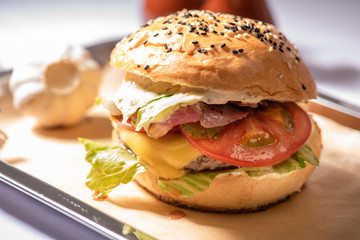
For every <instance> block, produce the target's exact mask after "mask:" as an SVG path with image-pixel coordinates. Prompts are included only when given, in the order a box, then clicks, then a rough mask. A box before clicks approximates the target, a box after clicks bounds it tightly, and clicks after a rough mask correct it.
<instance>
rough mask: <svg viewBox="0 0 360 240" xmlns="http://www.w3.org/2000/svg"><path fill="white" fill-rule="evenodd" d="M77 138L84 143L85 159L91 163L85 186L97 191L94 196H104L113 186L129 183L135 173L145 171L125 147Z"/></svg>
mask: <svg viewBox="0 0 360 240" xmlns="http://www.w3.org/2000/svg"><path fill="white" fill-rule="evenodd" d="M78 140H79V142H81V143H83V144H84V145H85V150H86V151H87V154H86V157H85V159H86V161H87V162H89V163H90V164H91V165H92V168H91V170H90V173H89V174H88V176H87V181H86V186H87V187H88V188H90V189H91V190H92V191H95V192H96V193H97V196H96V197H102V196H106V195H107V194H108V193H109V192H110V191H111V190H112V189H114V188H115V187H117V186H119V185H120V184H126V183H129V182H130V181H131V180H132V178H133V177H134V176H135V175H136V174H138V173H141V172H143V171H145V168H144V167H143V166H142V165H140V163H139V162H138V161H137V159H136V157H135V156H133V155H132V154H131V153H129V152H128V151H127V150H126V149H125V148H122V147H119V146H109V145H105V144H101V143H98V142H95V141H92V140H89V139H85V138H79V139H78Z"/></svg>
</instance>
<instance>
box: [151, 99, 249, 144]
mask: <svg viewBox="0 0 360 240" xmlns="http://www.w3.org/2000/svg"><path fill="white" fill-rule="evenodd" d="M248 113H249V110H246V111H243V110H240V109H239V108H238V107H236V106H234V105H232V104H224V105H208V104H194V105H189V106H185V107H182V108H180V109H179V110H177V111H175V112H174V113H173V114H172V115H171V116H170V117H169V118H168V119H166V120H165V121H164V122H161V123H153V124H151V125H150V127H149V129H148V131H147V132H148V135H149V136H151V137H153V138H159V137H162V136H164V135H165V134H166V133H167V132H168V131H169V130H170V129H172V128H173V127H174V126H177V125H180V124H183V123H190V122H198V121H200V124H201V125H202V126H203V127H205V128H213V127H220V126H225V125H227V124H229V123H232V122H235V121H237V120H240V119H243V118H245V117H246V116H247V115H248Z"/></svg>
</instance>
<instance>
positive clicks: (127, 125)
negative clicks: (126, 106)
mask: <svg viewBox="0 0 360 240" xmlns="http://www.w3.org/2000/svg"><path fill="white" fill-rule="evenodd" d="M115 122H116V123H117V124H118V126H119V127H120V128H122V129H126V130H129V131H133V132H140V133H146V132H145V130H144V129H143V128H142V129H140V130H139V131H135V127H134V125H133V124H132V123H131V120H130V119H128V120H127V122H126V123H123V122H122V118H115ZM175 133H180V128H179V126H175V127H173V128H172V129H170V130H169V132H168V133H167V134H175Z"/></svg>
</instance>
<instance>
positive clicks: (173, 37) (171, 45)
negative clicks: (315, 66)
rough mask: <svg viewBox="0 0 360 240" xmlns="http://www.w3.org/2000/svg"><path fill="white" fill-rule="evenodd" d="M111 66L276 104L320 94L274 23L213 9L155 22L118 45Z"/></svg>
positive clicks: (303, 99)
mask: <svg viewBox="0 0 360 240" xmlns="http://www.w3.org/2000/svg"><path fill="white" fill-rule="evenodd" d="M110 63H111V65H113V66H115V67H117V68H120V69H123V70H124V71H127V72H131V73H134V74H138V75H141V76H145V77H148V78H150V79H152V80H154V81H164V82H170V83H173V84H180V85H186V86H190V87H197V88H205V89H213V90H225V91H239V92H244V93H248V94H249V95H251V96H255V97H261V98H262V99H268V100H274V101H306V100H308V99H311V98H315V97H316V95H317V92H316V87H315V83H314V80H313V78H312V77H311V75H310V72H309V70H308V68H307V67H306V65H305V64H304V62H303V60H302V59H301V57H300V55H299V53H298V51H297V49H296V47H295V46H294V45H293V44H292V43H291V42H289V41H288V40H287V39H286V37H285V36H284V35H283V34H282V33H281V32H279V31H277V30H276V28H275V27H274V26H273V25H271V24H267V23H263V22H261V21H257V20H254V19H249V18H242V17H239V16H235V15H229V14H221V13H213V12H210V11H203V10H202V11H200V10H182V11H179V12H176V13H173V14H170V15H168V16H165V17H159V18H157V19H155V20H151V21H149V22H148V23H147V24H146V25H145V26H143V27H142V28H140V29H139V30H138V31H136V32H135V33H132V34H130V35H129V36H128V37H126V38H124V39H123V40H122V41H121V42H119V43H118V44H117V45H116V47H115V48H114V49H113V51H112V54H111V59H110Z"/></svg>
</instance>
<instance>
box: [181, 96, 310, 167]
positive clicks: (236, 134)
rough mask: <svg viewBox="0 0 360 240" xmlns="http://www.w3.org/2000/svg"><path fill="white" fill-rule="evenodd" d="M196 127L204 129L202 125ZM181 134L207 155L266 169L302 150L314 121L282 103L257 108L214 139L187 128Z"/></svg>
mask: <svg viewBox="0 0 360 240" xmlns="http://www.w3.org/2000/svg"><path fill="white" fill-rule="evenodd" d="M197 124H198V123H197ZM193 127H195V129H196V128H202V129H203V130H204V128H203V127H201V126H200V124H198V125H197V126H193ZM181 131H182V133H183V135H184V136H185V138H186V139H187V140H188V142H189V143H190V144H191V145H192V146H193V147H194V148H196V149H197V150H198V151H199V152H201V153H202V154H204V155H205V156H208V157H210V158H213V159H216V160H219V161H222V162H226V163H229V164H231V165H235V166H241V167H263V166H270V165H274V164H276V163H279V162H281V161H284V160H286V159H287V158H289V157H290V156H291V155H292V154H293V153H294V152H295V151H296V150H298V149H299V148H300V147H301V146H302V145H303V144H304V143H305V142H306V140H307V139H308V138H309V136H310V132H311V121H310V118H309V116H308V115H307V113H306V112H304V110H302V109H301V108H300V107H299V106H297V105H296V104H294V103H282V104H271V105H269V106H268V107H266V108H260V109H256V110H254V112H253V113H251V114H249V115H248V116H247V117H246V118H244V119H242V120H240V121H238V122H235V123H231V124H229V125H227V126H224V127H223V128H221V129H220V130H218V131H219V134H217V135H216V134H215V135H211V136H212V137H207V136H206V134H204V136H202V137H201V136H200V137H199V136H198V134H193V133H192V132H191V131H189V130H188V128H186V126H185V125H183V126H182V127H181ZM197 133H199V132H197ZM208 136H209V135H208ZM214 136H215V137H214Z"/></svg>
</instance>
